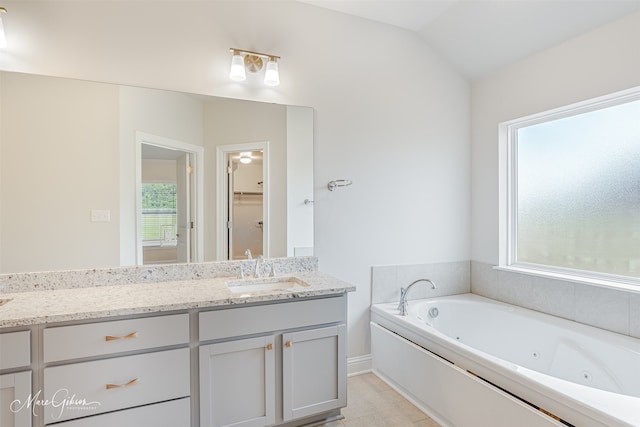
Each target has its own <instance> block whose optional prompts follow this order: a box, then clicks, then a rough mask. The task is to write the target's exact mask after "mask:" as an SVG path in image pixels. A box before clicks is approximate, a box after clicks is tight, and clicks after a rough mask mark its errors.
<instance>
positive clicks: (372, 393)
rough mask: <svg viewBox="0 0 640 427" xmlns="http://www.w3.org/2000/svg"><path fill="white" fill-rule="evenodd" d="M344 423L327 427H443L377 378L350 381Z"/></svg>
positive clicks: (352, 379) (373, 376)
mask: <svg viewBox="0 0 640 427" xmlns="http://www.w3.org/2000/svg"><path fill="white" fill-rule="evenodd" d="M347 384H348V385H347V390H348V394H347V396H348V406H347V407H346V408H344V409H343V410H342V415H344V417H345V418H344V419H343V420H340V421H334V422H331V423H328V424H325V425H324V427H440V425H439V424H438V423H436V422H435V421H433V420H432V419H431V418H429V417H428V416H427V415H426V414H425V413H424V412H422V411H420V410H419V409H418V408H416V407H415V406H413V404H411V403H410V402H409V401H407V400H406V399H405V398H404V397H402V396H401V395H400V394H398V393H397V392H396V391H395V390H393V389H392V388H391V387H389V386H388V385H387V384H386V383H385V382H384V381H382V380H381V379H380V378H378V377H377V376H375V375H374V374H371V373H368V374H362V375H356V376H352V377H349V379H348V382H347Z"/></svg>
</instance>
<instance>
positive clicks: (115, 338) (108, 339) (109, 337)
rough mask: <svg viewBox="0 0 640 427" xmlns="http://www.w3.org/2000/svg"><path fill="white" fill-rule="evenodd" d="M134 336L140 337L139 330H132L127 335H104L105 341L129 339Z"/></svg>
mask: <svg viewBox="0 0 640 427" xmlns="http://www.w3.org/2000/svg"><path fill="white" fill-rule="evenodd" d="M132 338H138V333H137V332H131V333H130V334H129V335H125V336H122V337H114V336H113V335H107V336H106V337H104V340H105V341H118V340H129V339H132Z"/></svg>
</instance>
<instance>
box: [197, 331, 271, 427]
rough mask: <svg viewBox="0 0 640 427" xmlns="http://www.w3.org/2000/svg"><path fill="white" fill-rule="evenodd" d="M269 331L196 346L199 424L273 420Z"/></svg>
mask: <svg viewBox="0 0 640 427" xmlns="http://www.w3.org/2000/svg"><path fill="white" fill-rule="evenodd" d="M275 372H276V362H275V348H274V337H273V335H269V336H264V337H257V338H247V339H241V340H236V341H229V342H222V343H217V344H209V345H206V346H202V347H200V402H201V406H200V425H201V426H202V427H204V426H207V427H209V426H211V427H213V426H215V427H221V426H231V425H233V426H236V427H259V426H268V425H272V424H274V423H275V410H276V399H275Z"/></svg>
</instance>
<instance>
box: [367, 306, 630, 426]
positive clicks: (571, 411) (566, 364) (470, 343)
mask: <svg viewBox="0 0 640 427" xmlns="http://www.w3.org/2000/svg"><path fill="white" fill-rule="evenodd" d="M597 309H598V308H597V307H594V310H597ZM371 313H372V325H377V326H380V327H382V328H384V329H385V330H388V331H392V332H393V333H394V334H398V335H400V336H402V337H403V338H405V339H406V340H409V341H410V342H411V343H413V344H417V345H418V346H420V347H422V348H424V349H427V350H429V351H430V352H432V353H434V354H436V355H438V356H440V357H441V358H444V359H446V360H447V361H449V362H451V363H452V364H454V365H455V366H456V367H457V368H461V369H462V370H464V371H468V372H471V373H472V374H473V375H474V376H476V375H477V376H478V377H480V378H481V379H483V380H484V381H487V382H489V383H491V384H492V385H494V386H498V388H500V389H502V390H503V391H507V392H508V393H509V394H511V395H513V396H516V397H518V399H522V400H523V401H525V402H527V403H528V404H530V405H532V406H534V407H536V408H541V409H542V410H543V411H544V412H546V413H550V414H553V416H554V417H558V418H560V419H561V420H562V421H563V422H564V423H566V424H570V425H575V426H576V427H582V426H611V427H612V426H640V340H638V339H634V338H631V337H628V336H624V335H620V334H616V333H613V332H608V331H604V330H602V329H598V328H593V327H589V326H586V325H583V324H580V323H576V322H572V321H569V320H565V319H561V318H558V317H554V316H550V315H545V314H543V313H539V312H536V311H532V310H527V309H524V308H520V307H516V306H512V305H508V304H504V303H500V302H498V301H494V300H490V299H487V298H483V297H480V296H477V295H473V294H464V295H456V296H448V297H439V298H432V299H423V300H413V301H409V310H408V315H407V316H406V317H403V316H400V315H398V310H397V303H389V304H374V305H373V306H372V308H371ZM372 328H373V326H372ZM372 333H373V329H372ZM378 347H380V346H378ZM383 351H384V350H383ZM372 354H373V359H374V366H375V362H376V353H375V346H374V351H372ZM399 363H403V362H402V360H399ZM414 368H415V369H420V367H414ZM425 403H426V405H429V402H425ZM477 425H478V426H482V425H483V424H482V422H481V421H480V420H479V422H478V424H477Z"/></svg>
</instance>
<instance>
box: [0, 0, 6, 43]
mask: <svg viewBox="0 0 640 427" xmlns="http://www.w3.org/2000/svg"><path fill="white" fill-rule="evenodd" d="M4 13H7V9H5V8H4V7H0V49H4V48H5V47H7V39H6V37H5V36H4V22H2V14H4Z"/></svg>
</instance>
